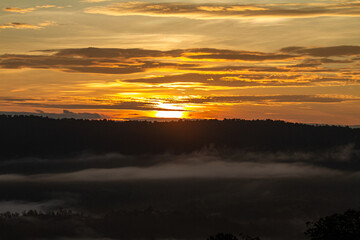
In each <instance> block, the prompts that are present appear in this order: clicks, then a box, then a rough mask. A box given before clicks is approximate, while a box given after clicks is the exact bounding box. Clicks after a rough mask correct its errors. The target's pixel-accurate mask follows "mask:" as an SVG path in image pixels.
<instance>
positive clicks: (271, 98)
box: [169, 95, 360, 104]
mask: <svg viewBox="0 0 360 240" xmlns="http://www.w3.org/2000/svg"><path fill="white" fill-rule="evenodd" d="M354 100H355V101H359V100H360V98H357V97H351V96H349V97H336V96H335V97H331V96H321V95H268V96H256V95H251V96H214V97H201V98H185V99H182V100H180V101H171V100H170V101H169V102H171V103H198V104H199V103H200V104H202V103H211V102H227V103H239V102H256V103H267V102H283V103H285V102H292V103H294V102H295V103H296V102H298V103H304V102H313V103H338V102H344V101H354Z"/></svg>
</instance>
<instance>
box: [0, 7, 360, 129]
mask: <svg viewBox="0 0 360 240" xmlns="http://www.w3.org/2000/svg"><path fill="white" fill-rule="evenodd" d="M69 3H70V2H69V1H67V2H66V1H65V2H64V3H63V4H64V5H63V6H59V5H58V2H57V1H55V0H49V1H47V3H46V4H32V3H29V1H17V2H16V4H14V2H13V1H11V0H3V1H2V2H1V3H0V9H2V10H1V11H2V12H3V15H2V17H1V18H0V74H1V81H0V96H1V97H0V110H1V111H2V112H13V111H16V112H35V111H43V112H45V113H46V112H57V113H62V111H63V110H68V111H72V112H75V113H79V112H83V113H91V114H98V116H106V117H107V118H112V119H116V120H128V119H139V120H144V119H145V120H146V119H150V120H151V119H153V118H156V119H158V118H168V119H171V118H220V119H221V118H224V117H226V118H231V117H236V118H248V119H252V118H268V117H269V116H271V118H275V119H283V120H291V121H301V122H311V123H314V122H322V123H336V124H359V122H360V100H359V98H360V77H359V76H360V70H359V66H360V46H359V40H360V39H359V37H358V36H360V35H359V34H360V30H359V28H358V26H359V24H360V4H359V2H357V1H346V2H344V1H342V2H334V1H316V2H312V3H306V2H298V3H296V2H294V1H290V0H289V1H285V2H281V3H279V2H273V3H271V4H269V3H266V2H264V1H258V2H257V3H254V2H253V1H242V2H241V4H240V3H238V2H235V1H230V2H227V3H221V2H218V1H210V2H208V3H204V2H203V1H196V0H195V1H191V2H186V1H183V2H181V1H180V2H176V3H170V2H154V1H147V2H132V1H129V2H121V3H119V2H118V3H115V2H113V1H105V0H84V1H78V2H71V4H72V5H71V6H70V5H67V4H69ZM129 22H131V24H129ZM34 30H36V31H34ZM91 116H94V115H91ZM324 116H327V117H326V118H325V117H324ZM324 119H325V120H324Z"/></svg>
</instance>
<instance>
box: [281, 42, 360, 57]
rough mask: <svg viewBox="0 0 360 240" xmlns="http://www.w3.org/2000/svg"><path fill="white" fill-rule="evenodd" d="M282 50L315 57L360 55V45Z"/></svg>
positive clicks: (282, 50)
mask: <svg viewBox="0 0 360 240" xmlns="http://www.w3.org/2000/svg"><path fill="white" fill-rule="evenodd" d="M280 51H281V52H286V53H292V54H300V55H309V56H313V57H333V56H353V55H360V46H345V45H344V46H334V47H317V48H305V47H287V48H282V49H280Z"/></svg>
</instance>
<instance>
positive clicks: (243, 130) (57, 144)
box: [0, 115, 360, 158]
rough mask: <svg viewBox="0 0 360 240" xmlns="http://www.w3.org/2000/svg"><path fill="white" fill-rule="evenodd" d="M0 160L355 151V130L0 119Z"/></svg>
mask: <svg viewBox="0 0 360 240" xmlns="http://www.w3.org/2000/svg"><path fill="white" fill-rule="evenodd" d="M0 131H1V133H2V134H1V135H2V137H1V138H0V144H1V146H2V153H1V156H0V158H20V157H28V156H31V157H62V156H73V155H76V154H81V153H84V152H87V153H93V154H104V153H109V152H113V153H121V154H160V153H164V152H170V153H187V152H192V151H198V150H201V149H204V148H215V149H217V150H228V149H237V150H248V151H297V150H301V151H317V150H321V149H329V148H333V147H337V146H344V145H347V144H354V146H355V148H357V149H359V148H360V130H359V129H351V128H349V127H341V126H329V125H321V126H320V125H317V126H315V125H307V124H300V123H289V122H284V121H274V120H241V119H225V120H179V121H172V122H150V121H121V122H120V121H111V120H75V119H51V118H47V117H38V116H10V115H0Z"/></svg>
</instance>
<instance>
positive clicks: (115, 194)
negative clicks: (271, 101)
mask: <svg viewBox="0 0 360 240" xmlns="http://www.w3.org/2000/svg"><path fill="white" fill-rule="evenodd" d="M359 156H360V153H359V151H358V150H357V149H355V148H354V147H353V145H345V146H341V147H338V148H333V149H328V150H321V151H307V152H305V151H304V152H301V151H297V152H294V151H293V152H291V151H287V152H285V151H283V152H250V151H217V150H216V149H210V150H209V149H207V150H202V151H197V152H193V153H188V154H170V153H164V154H144V155H135V156H134V155H121V154H115V153H109V154H105V155H92V154H82V155H79V156H77V157H72V158H38V157H27V158H18V159H9V160H6V159H5V160H3V161H1V162H0V167H1V168H0V169H1V175H0V190H1V192H2V194H1V197H0V210H1V211H5V210H7V211H10V212H21V211H25V210H30V209H35V210H37V211H52V210H56V209H59V208H64V209H72V210H73V211H75V212H79V213H80V212H81V213H83V214H85V215H88V216H94V217H98V218H101V219H104V220H103V221H105V222H106V221H108V220H109V219H111V221H112V222H113V223H114V224H115V223H116V222H118V223H119V225H116V224H115V225H114V226H117V227H114V229H119V230H118V232H112V231H113V230H111V229H110V230H109V229H107V228H106V227H105V226H107V225H106V224H105V225H104V227H103V228H101V229H97V228H96V227H91V226H92V225H86V228H89V229H87V230H86V231H85V230H84V233H81V234H80V235H81V237H86V238H87V239H90V238H94V239H95V238H99V239H101V238H103V239H106V238H109V239H110V238H112V239H118V238H119V237H121V239H135V238H136V239H145V238H149V236H150V235H151V236H152V237H154V238H155V239H158V238H173V239H184V238H186V239H206V237H208V236H209V235H211V234H214V233H216V232H219V231H227V232H234V233H237V232H244V233H247V234H251V235H254V236H260V237H261V239H265V240H286V239H292V240H301V239H305V236H304V234H303V232H304V230H305V228H306V224H305V223H306V222H307V221H311V220H314V219H317V218H318V217H320V216H324V215H327V214H332V213H334V212H339V211H343V210H346V209H348V208H359V204H360V192H359V191H358V189H359V187H360V172H359V171H360V165H359V159H360V158H359ZM149 208H150V209H152V210H151V211H150V212H149V211H148V209H149ZM131 219H132V220H131ZM191 219H192V220H191ZM129 221H135V222H133V224H135V226H136V231H135V230H134V229H132V228H131V226H133V225H131V224H130V223H129ZM101 224H104V223H103V222H101V223H98V224H96V225H98V226H103V225H101ZM129 224H130V225H131V226H130V225H129ZM122 226H123V227H122ZM135 226H133V227H135ZM159 226H161V227H159ZM175 226H176V227H175ZM149 228H151V229H152V230H151V231H150V230H149ZM106 229H107V230H106ZM131 229H132V230H131ZM164 229H166V230H164ZM134 231H135V232H136V234H135V232H134ZM106 233H108V234H106ZM141 233H143V235H141ZM139 234H140V235H139ZM80 235H79V236H80ZM60 237H61V236H60ZM70 239H71V238H70ZM74 239H77V238H74Z"/></svg>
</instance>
